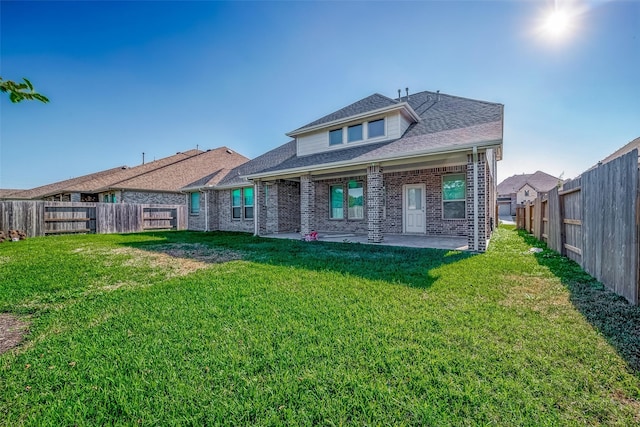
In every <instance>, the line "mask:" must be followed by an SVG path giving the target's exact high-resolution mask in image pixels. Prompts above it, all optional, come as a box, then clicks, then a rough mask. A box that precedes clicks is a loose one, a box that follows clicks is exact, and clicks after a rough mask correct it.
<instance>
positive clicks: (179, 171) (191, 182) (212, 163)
mask: <svg viewBox="0 0 640 427" xmlns="http://www.w3.org/2000/svg"><path fill="white" fill-rule="evenodd" d="M248 160H249V159H247V158H246V157H244V156H242V155H240V154H238V153H235V152H233V151H232V150H230V149H228V148H227V147H220V148H216V149H214V150H207V151H201V150H189V151H186V152H184V153H176V154H175V155H173V156H169V157H165V158H162V159H159V160H155V161H152V162H148V163H144V164H142V165H139V166H134V167H127V166H121V167H117V168H113V169H108V170H105V171H101V172H97V173H93V174H89V175H84V176H81V177H77V178H72V179H68V180H65V181H60V182H55V183H52V184H48V185H44V186H41V187H37V188H33V189H30V190H22V191H17V192H13V193H11V194H10V195H9V197H7V198H11V199H13V200H19V199H26V200H57V201H69V202H107V203H158V204H189V206H190V212H191V213H192V214H193V215H194V216H195V217H197V216H198V213H199V197H200V194H199V193H198V194H191V192H189V191H187V190H185V189H183V188H191V187H194V186H197V185H201V186H211V185H215V184H217V183H218V182H219V181H220V180H221V179H222V178H223V177H224V176H225V175H226V174H227V172H228V171H229V170H230V169H232V168H234V167H236V166H237V165H240V164H242V163H245V162H247V161H248ZM193 220H194V221H196V222H197V221H198V220H199V218H193Z"/></svg>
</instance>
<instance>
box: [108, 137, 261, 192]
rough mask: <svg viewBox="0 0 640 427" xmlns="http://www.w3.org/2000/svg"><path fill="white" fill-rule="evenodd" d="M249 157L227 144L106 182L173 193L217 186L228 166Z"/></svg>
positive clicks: (117, 185)
mask: <svg viewBox="0 0 640 427" xmlns="http://www.w3.org/2000/svg"><path fill="white" fill-rule="evenodd" d="M248 160H249V159H248V158H246V157H244V156H243V155H241V154H238V153H236V152H235V151H233V150H230V149H229V148H227V147H220V148H216V149H214V150H208V151H205V152H202V151H201V152H199V153H197V154H195V155H193V156H190V157H187V158H185V159H182V160H180V161H177V162H174V163H172V164H170V165H166V166H163V167H160V168H157V169H154V170H152V171H149V172H145V173H141V174H138V175H136V176H135V177H133V178H129V179H126V180H123V181H119V182H115V183H112V184H110V185H109V188H111V189H130V190H144V191H169V192H177V191H181V190H182V189H189V188H201V187H212V186H215V185H217V184H218V183H219V182H220V181H221V180H222V179H223V178H224V177H225V175H226V174H227V173H228V172H229V170H230V169H232V168H234V167H236V166H238V165H241V164H243V163H245V162H247V161H248Z"/></svg>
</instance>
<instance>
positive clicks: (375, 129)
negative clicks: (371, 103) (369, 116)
mask: <svg viewBox="0 0 640 427" xmlns="http://www.w3.org/2000/svg"><path fill="white" fill-rule="evenodd" d="M379 136H384V119H379V120H374V121H372V122H369V123H367V137H368V138H377V137H379Z"/></svg>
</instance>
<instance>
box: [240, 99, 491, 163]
mask: <svg viewBox="0 0 640 427" xmlns="http://www.w3.org/2000/svg"><path fill="white" fill-rule="evenodd" d="M401 101H402V102H408V104H409V105H410V106H411V108H413V110H414V111H415V112H416V113H417V114H418V115H419V116H420V121H419V122H417V123H414V124H412V125H411V126H410V127H409V128H408V129H407V131H406V132H405V134H404V135H403V136H402V137H401V138H399V139H396V140H392V141H384V142H380V143H374V144H366V145H357V146H354V147H350V148H344V149H338V150H331V151H327V152H322V153H317V154H312V155H308V156H296V149H295V141H291V142H288V143H287V144H285V146H287V147H288V146H289V145H292V146H291V147H290V148H289V150H290V152H291V153H292V155H290V156H288V157H286V158H284V157H283V158H282V159H281V161H280V162H275V163H272V164H271V165H269V166H267V167H264V165H258V164H254V160H252V161H249V162H248V163H246V164H244V165H242V166H241V168H242V171H240V168H239V170H238V172H239V173H240V174H241V175H251V174H261V173H268V172H277V171H284V170H288V169H296V168H306V167H308V168H312V167H314V166H318V167H320V166H322V165H327V164H332V163H340V162H363V163H364V162H370V161H376V160H381V159H388V158H394V157H402V156H404V155H417V154H424V153H426V152H438V151H439V152H442V151H447V150H449V149H455V148H457V147H460V146H464V145H469V144H475V143H482V142H489V141H500V142H501V141H502V117H503V106H502V104H496V103H491V102H485V101H477V100H473V99H467V98H460V97H457V96H451V95H446V94H437V93H434V92H419V93H415V94H412V95H410V96H409V99H408V100H407V98H406V97H403V98H401V99H399V100H392V99H390V98H387V97H384V96H382V95H379V94H374V95H371V96H369V97H367V98H364V99H362V100H360V101H358V102H355V103H353V104H351V105H349V106H347V107H345V108H343V109H341V110H338V111H336V112H334V113H331V114H329V115H327V116H324V117H322V118H321V119H318V120H316V121H314V122H311V123H309V124H308V125H305V126H303V127H302V128H299V129H298V130H300V129H304V128H307V127H310V126H315V125H318V124H322V123H328V122H331V121H333V120H338V119H342V118H347V117H349V116H352V115H356V114H362V113H364V112H366V111H370V110H375V109H378V108H382V107H386V106H390V105H394V104H397V103H398V102H401ZM294 132H297V130H296V131H294ZM285 146H281V147H278V148H276V149H275V150H273V151H277V150H281V149H283V147H285ZM288 152H289V151H288ZM269 154H270V153H267V154H265V156H266V155H269ZM256 160H257V159H256ZM248 170H252V171H251V172H245V171H248Z"/></svg>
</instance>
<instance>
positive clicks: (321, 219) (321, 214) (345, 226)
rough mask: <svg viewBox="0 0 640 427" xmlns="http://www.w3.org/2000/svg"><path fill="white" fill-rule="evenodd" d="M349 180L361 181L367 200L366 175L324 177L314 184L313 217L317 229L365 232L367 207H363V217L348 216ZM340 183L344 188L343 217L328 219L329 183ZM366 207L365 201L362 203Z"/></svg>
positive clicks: (366, 229) (366, 230)
mask: <svg viewBox="0 0 640 427" xmlns="http://www.w3.org/2000/svg"><path fill="white" fill-rule="evenodd" d="M349 181H358V182H361V183H362V191H363V193H364V200H367V176H366V175H356V176H351V177H346V178H336V179H325V180H321V181H316V182H315V183H314V184H315V204H316V206H315V209H316V210H315V213H316V215H315V219H316V227H317V230H318V231H331V232H345V233H367V232H368V225H367V209H364V218H363V219H349V218H348V216H349V215H348V213H347V210H348V203H347V202H348V200H347V195H348V189H347V184H348V183H349ZM336 184H341V185H342V187H343V188H344V198H343V207H344V217H345V218H344V219H329V187H330V186H331V185H336ZM364 206H365V207H366V203H365V204H364Z"/></svg>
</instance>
